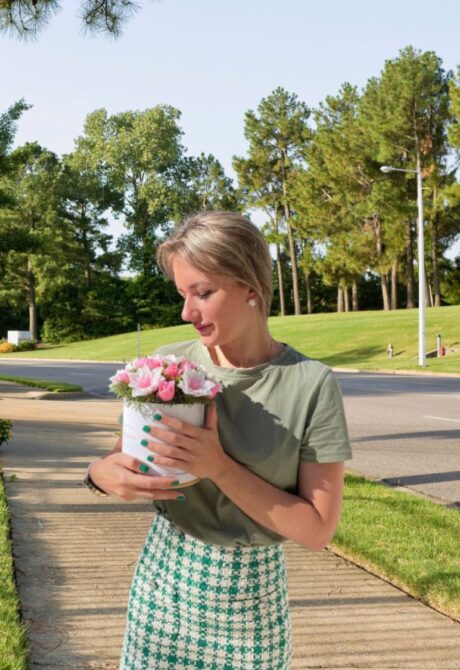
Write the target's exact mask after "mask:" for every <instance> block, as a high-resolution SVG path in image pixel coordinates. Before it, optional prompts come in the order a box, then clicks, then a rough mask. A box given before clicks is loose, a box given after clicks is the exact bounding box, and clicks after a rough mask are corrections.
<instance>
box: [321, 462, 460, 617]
mask: <svg viewBox="0 0 460 670" xmlns="http://www.w3.org/2000/svg"><path fill="white" fill-rule="evenodd" d="M331 548H332V550H337V553H339V554H340V555H342V556H344V557H346V558H349V559H350V560H352V561H353V562H355V563H356V564H358V565H361V566H362V567H365V568H367V569H369V570H370V571H371V572H373V573H375V574H377V575H380V576H381V577H385V578H386V579H388V580H389V581H390V582H392V583H393V584H396V585H397V586H399V587H401V588H402V589H404V590H405V591H407V592H408V593H410V594H411V595H413V596H415V597H416V598H418V599H419V600H421V601H422V602H424V603H426V604H428V605H431V606H433V607H435V608H436V609H439V610H441V611H442V612H444V613H446V614H448V615H449V616H451V617H453V618H455V619H457V620H460V570H459V555H460V510H458V509H449V508H446V507H443V506H442V505H438V504H436V503H434V502H432V501H431V500H427V499H425V498H421V497H419V496H416V495H413V494H411V493H408V492H405V491H400V490H396V489H394V488H393V487H391V486H386V485H384V484H379V483H377V482H372V481H369V480H367V479H365V478H364V477H358V476H355V475H349V474H347V476H346V484H345V493H344V503H343V510H342V517H341V521H340V524H339V526H338V528H337V531H336V534H335V536H334V540H333V543H332V545H331Z"/></svg>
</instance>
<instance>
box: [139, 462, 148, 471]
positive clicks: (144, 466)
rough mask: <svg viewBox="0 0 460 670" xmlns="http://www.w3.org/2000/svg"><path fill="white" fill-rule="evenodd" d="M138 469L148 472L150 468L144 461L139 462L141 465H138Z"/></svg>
mask: <svg viewBox="0 0 460 670" xmlns="http://www.w3.org/2000/svg"><path fill="white" fill-rule="evenodd" d="M139 470H140V471H141V472H148V471H149V470H150V468H149V466H148V465H145V463H141V465H140V466H139Z"/></svg>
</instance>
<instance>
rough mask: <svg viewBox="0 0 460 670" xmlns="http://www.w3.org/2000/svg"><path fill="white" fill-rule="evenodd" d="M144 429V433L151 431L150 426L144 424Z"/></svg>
mask: <svg viewBox="0 0 460 670" xmlns="http://www.w3.org/2000/svg"><path fill="white" fill-rule="evenodd" d="M142 430H143V431H144V433H150V426H144V427H143V428H142Z"/></svg>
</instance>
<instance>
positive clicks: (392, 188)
mask: <svg viewBox="0 0 460 670" xmlns="http://www.w3.org/2000/svg"><path fill="white" fill-rule="evenodd" d="M27 109H28V105H27V104H26V103H25V102H24V101H20V102H18V103H16V104H15V105H13V106H12V107H11V108H10V109H9V110H7V111H6V112H5V113H3V114H2V115H0V271H1V276H2V282H1V286H0V328H1V331H0V335H4V334H5V333H6V330H7V329H12V328H20V327H22V328H27V327H29V328H30V330H31V332H32V334H33V337H34V338H35V339H38V337H39V336H41V337H42V338H43V339H45V340H47V341H51V342H57V341H63V340H67V341H69V340H77V339H83V338H87V337H96V336H102V335H106V334H113V333H117V332H124V331H127V330H132V329H133V328H135V325H136V324H137V323H142V324H144V325H145V326H152V327H158V326H164V325H172V324H176V323H179V322H180V299H179V298H178V296H177V295H176V293H175V290H174V287H173V286H172V285H171V284H170V283H169V282H167V281H166V280H165V279H164V278H163V277H162V275H161V273H160V272H159V270H158V268H157V266H156V263H155V248H156V246H157V244H158V243H159V241H160V240H161V239H162V238H163V237H164V236H165V235H166V234H167V233H168V232H169V231H170V230H171V229H172V228H173V227H174V226H175V225H177V224H178V222H180V221H181V219H182V218H183V217H184V216H185V215H187V214H189V213H191V212H195V211H199V210H205V209H230V210H235V211H241V212H243V213H253V212H255V211H257V210H259V211H260V212H262V213H263V216H264V219H265V223H264V225H263V229H262V230H263V233H264V235H265V237H266V239H267V241H268V242H269V243H270V244H271V248H272V250H273V257H274V262H273V266H274V267H273V270H274V283H275V289H276V290H275V299H274V303H273V311H272V313H273V314H281V315H285V314H301V313H312V312H313V311H331V310H337V311H348V310H358V309H370V308H372V309H379V308H383V309H385V310H389V309H397V308H400V307H407V308H411V307H415V306H416V304H417V303H416V290H415V286H416V283H417V267H418V266H417V259H416V253H415V249H416V220H417V204H416V202H417V199H416V178H415V174H414V173H413V172H395V173H391V174H383V173H382V172H381V170H380V168H381V166H382V165H384V164H387V165H393V166H395V167H398V168H400V169H402V170H415V168H416V166H418V165H419V166H421V171H422V174H423V185H424V190H423V197H424V209H425V248H426V257H425V264H426V281H427V286H426V289H427V290H426V295H427V301H428V305H436V306H437V305H442V304H458V303H459V302H460V257H458V258H457V259H456V261H455V262H453V261H449V260H448V259H447V258H446V257H445V255H444V254H445V251H446V250H447V249H448V247H449V246H450V245H451V244H452V243H453V242H454V241H455V240H456V239H457V238H458V236H459V235H460V184H459V183H458V181H457V178H456V170H457V163H458V157H459V150H460V70H459V73H458V74H457V76H455V75H454V74H453V73H452V72H450V71H445V70H444V68H443V65H442V61H441V59H440V58H439V57H438V56H437V55H436V54H435V53H434V52H432V51H427V52H421V51H418V50H416V49H414V48H412V47H407V48H405V49H403V50H402V51H401V52H400V53H399V55H398V57H397V58H395V59H393V60H388V61H387V62H386V63H385V65H384V67H383V70H382V72H381V73H380V75H379V76H378V77H373V78H371V79H370V80H369V81H368V82H367V84H366V86H365V87H364V88H363V90H362V91H359V90H358V89H357V87H355V86H353V85H351V84H349V83H344V84H343V85H342V86H341V88H340V90H339V91H338V93H337V94H336V95H335V96H327V97H326V99H325V100H324V101H323V102H321V103H320V104H319V105H318V107H317V108H316V109H312V108H310V107H309V106H308V105H307V104H306V103H305V102H304V101H302V100H300V99H299V98H298V96H297V95H296V94H295V93H290V92H288V91H286V90H284V89H283V88H281V87H278V88H276V89H275V90H274V91H273V92H272V93H271V94H270V95H268V96H267V97H266V98H264V99H262V100H261V102H260V103H259V105H258V107H257V109H256V110H249V111H248V112H247V113H246V115H245V123H244V135H245V138H246V140H247V153H246V154H245V155H244V156H234V157H233V168H234V171H235V173H236V176H237V183H236V184H234V183H233V181H232V180H231V179H230V178H229V177H228V176H227V175H226V174H225V171H224V169H223V167H222V165H221V164H220V162H219V161H218V160H217V159H216V158H215V157H214V156H212V155H205V154H204V153H203V154H201V155H200V156H190V155H188V153H187V151H186V149H185V147H184V146H183V143H182V138H183V133H182V130H181V127H180V112H179V110H177V109H175V108H174V107H171V106H169V105H157V106H156V107H154V108H151V109H147V110H144V111H126V112H122V113H118V114H113V115H109V114H108V113H107V112H106V110H104V109H98V110H96V111H94V112H92V113H91V114H89V115H88V116H87V118H86V121H85V124H84V128H83V130H82V133H81V135H80V136H79V137H78V138H77V139H76V140H75V144H74V149H73V151H72V152H71V153H70V154H67V155H63V156H61V157H58V156H56V155H55V154H54V153H53V152H51V151H49V150H48V149H46V148H44V147H41V146H40V145H39V144H38V143H36V142H33V143H27V144H25V145H23V146H20V147H18V148H16V149H14V150H13V149H12V144H13V140H14V133H15V128H16V125H17V123H18V122H19V120H20V117H21V115H22V114H23V113H26V111H27ZM110 217H115V218H120V219H121V220H122V221H123V225H124V232H123V234H122V235H121V237H120V238H119V239H118V240H117V243H116V245H115V246H113V244H112V237H111V235H109V234H108V233H107V229H108V226H109V220H110ZM124 271H125V272H124ZM126 271H127V272H126Z"/></svg>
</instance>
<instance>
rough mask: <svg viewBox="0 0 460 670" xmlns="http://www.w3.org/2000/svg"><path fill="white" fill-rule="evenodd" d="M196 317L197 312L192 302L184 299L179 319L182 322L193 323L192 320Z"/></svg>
mask: <svg viewBox="0 0 460 670" xmlns="http://www.w3.org/2000/svg"><path fill="white" fill-rule="evenodd" d="M197 315H198V310H197V309H196V306H195V305H194V304H193V301H191V300H189V299H188V298H186V299H185V300H184V306H183V307H182V313H181V318H182V321H193V318H194V317H195V318H196V316H197Z"/></svg>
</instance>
